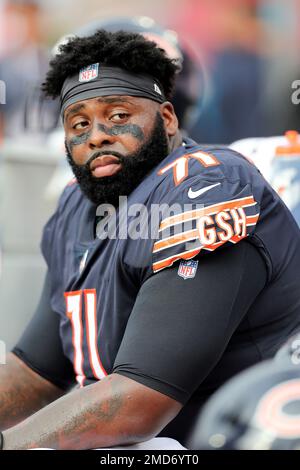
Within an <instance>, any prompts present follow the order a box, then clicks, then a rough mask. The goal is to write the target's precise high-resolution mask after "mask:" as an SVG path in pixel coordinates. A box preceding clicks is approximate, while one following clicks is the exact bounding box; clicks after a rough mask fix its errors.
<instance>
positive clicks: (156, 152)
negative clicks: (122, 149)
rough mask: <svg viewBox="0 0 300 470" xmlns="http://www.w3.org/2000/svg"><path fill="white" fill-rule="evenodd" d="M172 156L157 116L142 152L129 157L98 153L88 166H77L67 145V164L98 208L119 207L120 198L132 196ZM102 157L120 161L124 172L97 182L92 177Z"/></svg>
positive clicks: (116, 153)
mask: <svg viewBox="0 0 300 470" xmlns="http://www.w3.org/2000/svg"><path fill="white" fill-rule="evenodd" d="M168 153H169V144H168V139H167V135H166V131H165V128H164V122H163V119H162V117H161V115H160V114H159V113H157V115H156V119H155V123H154V128H153V131H152V133H151V135H150V137H149V139H148V140H147V141H146V142H145V143H144V144H143V145H142V147H141V148H140V150H139V151H137V152H136V153H133V154H129V155H127V156H126V157H124V156H123V155H121V154H120V153H118V152H114V151H109V150H106V151H102V152H101V151H99V152H95V154H94V155H93V156H92V158H90V159H89V161H88V162H87V163H86V164H85V165H77V164H76V163H75V162H74V160H73V158H72V155H71V152H70V151H69V149H68V146H67V144H66V154H67V160H68V162H69V164H70V165H71V168H72V170H73V173H74V175H75V177H76V179H77V181H78V184H79V186H80V188H81V190H82V192H83V193H84V194H85V195H86V197H87V198H88V199H90V200H91V201H92V202H93V203H94V204H96V205H99V204H112V205H114V206H115V207H117V206H118V202H119V196H128V195H129V194H130V193H131V192H132V191H133V190H134V189H135V188H136V187H137V186H138V185H139V184H140V183H141V181H142V180H143V179H144V177H145V176H146V175H147V173H149V171H150V170H152V169H153V168H154V167H155V166H156V165H158V164H159V163H160V162H161V161H162V160H163V159H164V158H165V157H166V156H167V155H168ZM102 155H114V156H116V157H118V159H119V162H120V163H121V164H122V168H121V170H120V172H119V173H117V174H116V175H113V176H105V177H102V178H96V177H95V176H93V175H92V172H91V169H90V164H91V162H92V160H94V159H95V158H97V157H100V156H102Z"/></svg>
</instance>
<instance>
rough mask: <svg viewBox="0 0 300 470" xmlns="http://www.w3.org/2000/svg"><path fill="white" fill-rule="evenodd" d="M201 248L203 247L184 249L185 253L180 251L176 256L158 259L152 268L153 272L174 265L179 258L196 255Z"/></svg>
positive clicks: (188, 257)
mask: <svg viewBox="0 0 300 470" xmlns="http://www.w3.org/2000/svg"><path fill="white" fill-rule="evenodd" d="M200 250H201V247H200V248H198V249H197V250H192V251H184V252H183V253H179V254H178V255H175V256H170V258H166V259H164V260H162V261H157V262H156V263H153V265H152V268H153V272H155V273H156V272H157V271H160V270H161V269H164V268H167V267H169V266H172V264H173V263H174V262H175V261H177V260H178V259H190V258H193V257H194V256H196V255H197V254H198V253H199V251H200Z"/></svg>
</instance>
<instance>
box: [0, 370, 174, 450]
mask: <svg viewBox="0 0 300 470" xmlns="http://www.w3.org/2000/svg"><path fill="white" fill-rule="evenodd" d="M131 382H133V381H130V380H128V379H126V378H123V377H120V376H118V375H114V374H113V375H111V376H108V377H106V378H105V379H103V380H102V381H101V382H98V383H96V384H94V385H90V386H88V387H85V388H83V389H80V390H76V391H73V392H71V393H69V394H68V395H66V396H64V397H62V398H60V399H59V400H57V401H56V402H54V403H52V404H50V405H49V406H47V407H46V408H44V409H43V410H40V411H39V412H38V413H36V414H35V415H33V416H31V417H30V418H28V419H26V420H25V421H24V422H23V423H21V424H19V425H17V426H15V427H14V428H11V429H9V430H8V431H6V432H5V433H4V449H30V448H34V447H50V448H54V449H92V448H97V447H111V446H114V445H122V444H130V443H134V442H140V441H143V440H146V439H148V438H150V437H153V435H152V434H156V432H159V431H160V429H162V428H163V427H164V426H165V425H166V424H167V422H169V420H170V419H172V418H173V417H174V412H172V413H169V415H170V416H167V415H166V413H164V416H163V417H162V413H160V410H159V409H155V405H154V404H153V405H151V403H150V404H149V405H148V406H150V408H151V406H152V407H153V410H151V409H150V410H149V408H148V410H147V415H148V416H149V415H150V416H151V423H147V419H146V415H144V412H143V411H141V410H143V409H144V408H145V406H144V401H143V400H144V399H145V396H144V393H143V391H142V392H139V393H136V392H134V397H133V394H132V393H131V392H132V390H133V388H132V385H131ZM166 400H168V399H167V397H166ZM137 410H140V411H139V412H137Z"/></svg>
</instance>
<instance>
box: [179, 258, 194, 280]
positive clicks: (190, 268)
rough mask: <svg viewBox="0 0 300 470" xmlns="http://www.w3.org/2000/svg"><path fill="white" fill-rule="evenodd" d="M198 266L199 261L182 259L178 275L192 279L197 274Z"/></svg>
mask: <svg viewBox="0 0 300 470" xmlns="http://www.w3.org/2000/svg"><path fill="white" fill-rule="evenodd" d="M197 268H198V261H193V260H189V261H185V260H184V261H181V263H180V265H179V268H178V276H180V277H183V279H192V278H193V277H195V276H196V272H197Z"/></svg>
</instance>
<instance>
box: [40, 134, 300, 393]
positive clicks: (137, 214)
mask: <svg viewBox="0 0 300 470" xmlns="http://www.w3.org/2000/svg"><path fill="white" fill-rule="evenodd" d="M141 204H142V205H143V206H138V205H141ZM139 207H140V209H139V210H138V208H139ZM141 207H143V208H144V209H142V208H141ZM96 212H97V207H96V206H95V205H93V204H92V203H91V202H90V201H89V200H87V198H86V197H85V196H84V195H83V194H82V192H81V190H80V188H79V186H78V185H77V183H76V182H75V183H74V184H71V185H69V186H68V187H67V188H66V189H65V191H64V193H63V195H62V197H61V199H60V202H59V205H58V208H57V211H56V213H55V214H54V215H53V217H52V218H51V219H50V220H49V222H48V224H47V225H46V227H45V229H44V234H43V240H42V251H43V254H44V257H45V259H46V261H47V264H48V268H49V272H50V277H51V307H52V309H53V311H54V312H56V313H57V314H58V315H59V318H60V336H61V341H62V345H63V350H64V354H65V355H66V356H67V357H68V358H69V359H70V361H71V362H72V363H73V365H74V371H75V375H76V378H77V380H78V382H79V384H80V385H81V386H82V385H87V384H89V383H92V382H94V381H97V380H100V379H101V378H103V377H104V376H105V375H107V374H110V373H112V371H113V369H114V363H115V358H116V356H117V353H118V350H119V347H120V344H121V341H122V338H123V336H124V332H125V330H126V325H127V323H128V320H129V318H130V315H131V312H132V310H133V307H134V304H135V302H136V299H137V296H138V293H139V291H140V289H141V287H142V286H143V284H144V283H145V282H146V281H147V280H148V279H149V278H150V277H151V276H155V275H156V273H158V272H161V271H163V270H164V269H167V268H169V267H171V266H172V265H174V263H177V264H179V263H180V267H179V269H180V274H181V275H182V277H183V278H184V279H188V277H189V275H191V274H192V273H193V269H195V265H193V264H192V263H189V262H188V261H189V260H192V259H197V260H198V263H199V265H201V260H202V259H204V257H205V258H206V259H207V258H208V257H209V256H212V253H213V252H214V251H216V250H228V253H229V250H231V249H232V247H233V246H234V245H236V244H237V243H239V242H240V241H241V240H247V242H249V243H251V244H253V245H254V246H255V247H256V248H257V249H258V250H259V252H260V254H261V255H262V257H263V259H264V261H265V264H266V267H267V274H268V281H267V284H266V285H265V287H264V289H263V290H262V292H261V293H260V295H259V297H258V298H257V299H256V302H255V306H252V310H251V320H250V321H251V334H253V336H255V338H256V346H255V347H257V348H258V349H260V355H261V358H264V357H268V356H270V355H271V354H273V353H274V352H275V351H274V350H273V348H274V337H276V336H278V338H280V337H281V333H282V330H283V327H285V326H286V328H287V330H289V328H290V331H291V332H292V331H294V330H295V328H296V326H297V325H298V326H299V327H300V291H299V282H300V231H299V228H298V226H297V225H296V223H295V221H294V219H293V217H292V216H291V214H290V212H289V210H288V209H287V208H286V206H285V205H284V204H283V202H282V201H281V199H280V198H279V197H278V195H277V194H276V193H275V192H274V191H273V189H272V188H271V187H270V185H269V184H268V183H267V182H266V181H265V179H264V178H263V177H262V176H261V174H260V172H259V171H258V170H257V168H256V167H255V166H254V165H253V164H251V163H250V162H249V161H248V160H247V159H245V158H244V157H242V156H241V155H240V154H238V153H236V152H234V151H232V150H229V149H228V148H215V149H214V148H210V149H207V148H204V147H202V146H199V145H197V144H195V143H194V142H192V141H191V140H187V141H186V142H185V144H184V145H182V146H181V147H179V148H178V149H176V150H175V151H174V152H172V153H171V154H170V155H169V156H168V157H167V158H166V159H165V160H164V161H162V162H161V164H160V165H159V166H158V167H157V168H155V169H154V170H153V171H152V172H151V173H150V174H149V175H148V176H147V177H146V178H145V179H144V181H143V182H142V183H141V184H140V185H139V186H138V187H137V188H136V189H135V190H134V191H133V192H132V193H131V194H130V196H129V197H128V200H127V201H126V203H125V202H124V203H122V204H121V206H120V208H119V210H118V211H117V213H116V218H115V219H114V221H113V224H112V227H113V228H112V231H111V232H110V236H109V237H105V236H103V237H101V230H100V232H99V231H97V233H98V237H95V216H96ZM105 220H106V221H107V223H109V221H111V220H112V216H111V217H110V218H109V217H108V219H105ZM101 227H102V226H101ZM102 228H103V234H104V232H105V230H106V229H107V226H105V224H103V227H102ZM182 260H185V261H183V262H182ZM216 274H217V273H216ZM228 276H230V272H228ZM182 282H188V281H187V280H183V281H182ZM229 295H230V294H229ZM196 307H197V306H195V308H196ZM162 314H163V312H162ZM220 314H221V312H220ZM245 322H246V320H245ZM245 322H244V323H243V321H242V322H241V324H240V325H239V328H238V331H237V334H236V335H237V336H238V337H239V338H241V334H242V332H243V331H244V330H246V329H247V331H248V330H249V328H250V327H249V324H248V323H247V324H246V323H245ZM247 322H249V318H247ZM266 325H269V330H270V331H271V332H272V335H270V336H268V329H267V332H266ZM289 325H290V326H289ZM149 334H150V332H149ZM284 339H285V338H284ZM284 339H283V341H284ZM283 341H282V342H283ZM233 343H234V342H233ZM233 343H231V345H232V344H233ZM229 347H230V345H229ZM233 349H234V348H233ZM241 354H242V353H241ZM228 361H229V362H230V354H229V356H228V358H227V362H228ZM210 380H211V382H212V383H213V382H214V370H213V371H212V372H211V374H210V376H209V377H208V383H209V381H210ZM158 389H159V387H158Z"/></svg>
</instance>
